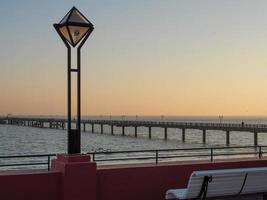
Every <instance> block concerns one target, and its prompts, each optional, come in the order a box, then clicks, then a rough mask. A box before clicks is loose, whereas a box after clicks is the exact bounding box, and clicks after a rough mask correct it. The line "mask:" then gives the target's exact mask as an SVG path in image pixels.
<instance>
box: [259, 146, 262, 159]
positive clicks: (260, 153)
mask: <svg viewBox="0 0 267 200" xmlns="http://www.w3.org/2000/svg"><path fill="white" fill-rule="evenodd" d="M261 158H262V151H261V146H259V159H261Z"/></svg>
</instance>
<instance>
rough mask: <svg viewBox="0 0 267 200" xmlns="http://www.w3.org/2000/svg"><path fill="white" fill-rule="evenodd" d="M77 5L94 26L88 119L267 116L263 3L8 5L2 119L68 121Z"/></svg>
mask: <svg viewBox="0 0 267 200" xmlns="http://www.w3.org/2000/svg"><path fill="white" fill-rule="evenodd" d="M72 6H76V7H77V8H78V9H79V10H80V11H81V12H82V13H83V14H84V15H85V16H87V17H88V19H89V20H90V21H91V22H92V23H93V24H94V25H95V30H94V31H93V33H92V34H91V36H90V37H89V39H88V40H87V42H86V43H85V45H84V47H83V49H82V114H83V115H100V114H102V115H110V114H111V115H136V114H138V115H216V116H217V115H267V12H266V9H267V1H266V0H201V1H200V0H134V1H130V0H101V1H99V0H94V1H93V0H80V1H71V0H64V1H63V0H62V1H58V0H46V1H36V0H24V1H21V0H12V1H1V2H0V25H1V28H0V36H1V45H0V115H6V114H8V113H12V114H26V115H65V114H66V110H67V106H66V99H67V98H66V94H67V89H66V75H67V73H66V48H65V46H64V44H63V42H62V41H61V40H60V38H59V36H58V35H57V33H56V31H55V30H54V28H53V26H52V25H53V23H57V22H59V21H60V20H61V18H62V17H63V16H64V15H65V14H66V13H67V12H68V11H69V10H70V9H71V8H72Z"/></svg>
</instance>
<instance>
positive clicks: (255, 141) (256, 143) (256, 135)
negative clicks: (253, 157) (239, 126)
mask: <svg viewBox="0 0 267 200" xmlns="http://www.w3.org/2000/svg"><path fill="white" fill-rule="evenodd" d="M257 145H258V133H257V132H254V146H257Z"/></svg>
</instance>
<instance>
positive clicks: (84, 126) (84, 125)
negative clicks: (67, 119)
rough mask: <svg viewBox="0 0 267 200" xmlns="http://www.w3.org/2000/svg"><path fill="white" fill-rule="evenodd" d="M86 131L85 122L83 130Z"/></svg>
mask: <svg viewBox="0 0 267 200" xmlns="http://www.w3.org/2000/svg"><path fill="white" fill-rule="evenodd" d="M85 131H86V124H85V123H83V132H85Z"/></svg>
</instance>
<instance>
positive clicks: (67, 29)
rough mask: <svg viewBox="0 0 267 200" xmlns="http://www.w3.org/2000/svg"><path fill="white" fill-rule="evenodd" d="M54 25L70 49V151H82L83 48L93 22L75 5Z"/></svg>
mask: <svg viewBox="0 0 267 200" xmlns="http://www.w3.org/2000/svg"><path fill="white" fill-rule="evenodd" d="M54 27H55V29H56V31H57V33H58V34H59V36H60V37H61V39H62V41H63V42H64V44H65V45H66V47H67V49H68V70H67V71H68V75H67V77H68V153H69V154H75V153H81V48H82V46H83V44H84V43H85V41H86V40H87V38H88V37H89V35H90V34H91V32H92V31H93V30H94V26H93V24H92V23H91V22H90V21H89V20H88V19H87V18H86V17H85V16H84V15H83V14H82V13H81V12H80V11H79V10H78V9H77V8H75V7H73V8H72V9H71V10H70V11H69V12H68V13H67V14H66V15H65V16H64V17H63V19H62V20H61V21H60V22H59V23H58V24H54ZM78 44H79V45H78ZM76 45H78V47H77V67H76V68H72V66H71V46H72V47H73V48H74V47H75V46H76ZM72 72H73V73H76V75H77V121H76V129H72V128H71V73H72Z"/></svg>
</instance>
